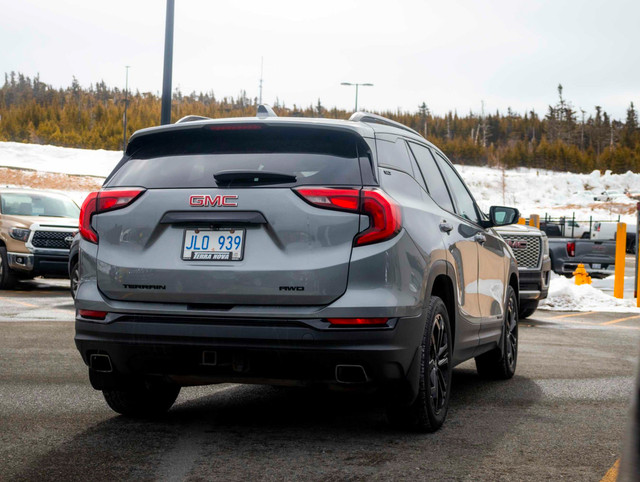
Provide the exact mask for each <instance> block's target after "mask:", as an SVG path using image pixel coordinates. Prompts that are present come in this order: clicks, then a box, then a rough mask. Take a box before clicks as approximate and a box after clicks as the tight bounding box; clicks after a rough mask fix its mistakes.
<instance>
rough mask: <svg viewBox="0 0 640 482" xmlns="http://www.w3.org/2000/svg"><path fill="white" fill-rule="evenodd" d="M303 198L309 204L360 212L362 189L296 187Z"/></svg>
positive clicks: (296, 190)
mask: <svg viewBox="0 0 640 482" xmlns="http://www.w3.org/2000/svg"><path fill="white" fill-rule="evenodd" d="M294 191H295V192H297V193H298V194H299V195H300V196H301V197H302V199H304V200H305V201H307V202H308V203H309V204H313V205H314V206H318V207H321V208H326V209H338V210H341V211H353V212H358V206H359V205H360V191H359V190H358V189H331V188H326V187H318V188H296V189H294Z"/></svg>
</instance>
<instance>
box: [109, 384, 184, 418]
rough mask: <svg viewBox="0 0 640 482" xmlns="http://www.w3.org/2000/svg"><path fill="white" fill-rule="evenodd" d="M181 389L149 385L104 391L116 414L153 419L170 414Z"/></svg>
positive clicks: (164, 385)
mask: <svg viewBox="0 0 640 482" xmlns="http://www.w3.org/2000/svg"><path fill="white" fill-rule="evenodd" d="M179 393H180V387H179V386H178V385H172V384H168V383H153V384H152V383H147V384H145V385H143V386H141V387H138V388H133V389H128V390H103V391H102V394H103V395H104V399H105V400H106V401H107V404H108V405H109V407H111V409H112V410H113V411H114V412H117V413H120V414H122V415H125V416H127V417H132V418H153V417H157V416H160V415H163V414H164V413H166V412H168V411H169V409H170V408H171V406H172V405H173V403H174V402H175V401H176V398H178V394H179Z"/></svg>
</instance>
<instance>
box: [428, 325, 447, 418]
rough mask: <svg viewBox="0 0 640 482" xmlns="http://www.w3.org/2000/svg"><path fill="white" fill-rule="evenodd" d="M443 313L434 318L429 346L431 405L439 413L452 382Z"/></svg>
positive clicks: (443, 406)
mask: <svg viewBox="0 0 640 482" xmlns="http://www.w3.org/2000/svg"><path fill="white" fill-rule="evenodd" d="M447 326H448V325H447V324H446V323H445V321H444V318H443V317H442V314H441V313H438V314H437V315H436V317H435V319H434V320H433V325H432V327H431V343H430V346H429V392H430V395H431V407H432V409H433V411H434V413H436V414H439V413H440V412H441V411H442V410H443V409H444V408H446V407H445V404H446V402H447V400H448V399H449V385H450V382H451V353H450V352H449V332H448V328H447Z"/></svg>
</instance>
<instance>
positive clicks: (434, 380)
mask: <svg viewBox="0 0 640 482" xmlns="http://www.w3.org/2000/svg"><path fill="white" fill-rule="evenodd" d="M426 312H427V317H426V323H425V329H424V335H423V338H422V344H421V358H420V378H419V385H418V394H417V396H416V399H415V400H414V401H413V403H412V404H411V405H409V406H406V405H402V404H397V405H396V404H391V405H389V406H388V407H387V419H388V420H389V423H390V424H391V425H392V426H394V427H397V428H400V429H402V430H411V431H415V432H435V431H436V430H438V429H439V428H440V427H441V426H442V424H443V423H444V421H445V419H446V417H447V411H448V409H449V396H450V394H451V374H452V369H453V365H452V363H451V353H452V349H453V344H452V343H453V340H452V337H451V325H450V324H449V314H448V312H447V307H446V306H445V304H444V302H443V301H442V299H440V298H438V297H437V296H431V298H430V300H429V305H428V307H427V310H426Z"/></svg>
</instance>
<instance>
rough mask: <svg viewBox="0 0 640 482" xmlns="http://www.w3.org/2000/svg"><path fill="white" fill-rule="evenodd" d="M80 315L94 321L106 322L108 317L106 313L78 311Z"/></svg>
mask: <svg viewBox="0 0 640 482" xmlns="http://www.w3.org/2000/svg"><path fill="white" fill-rule="evenodd" d="M78 314H79V315H80V316H82V317H83V318H92V319H94V320H104V319H105V318H106V317H107V312H106V311H95V310H78Z"/></svg>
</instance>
